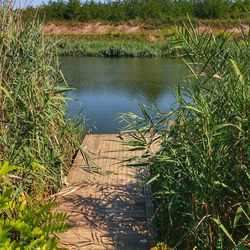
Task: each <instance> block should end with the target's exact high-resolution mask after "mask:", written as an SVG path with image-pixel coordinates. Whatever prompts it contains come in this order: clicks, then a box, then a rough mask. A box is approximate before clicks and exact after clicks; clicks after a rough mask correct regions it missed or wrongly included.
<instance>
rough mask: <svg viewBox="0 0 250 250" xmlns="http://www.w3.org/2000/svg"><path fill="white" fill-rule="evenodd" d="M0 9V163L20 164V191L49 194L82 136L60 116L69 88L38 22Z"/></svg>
mask: <svg viewBox="0 0 250 250" xmlns="http://www.w3.org/2000/svg"><path fill="white" fill-rule="evenodd" d="M6 2H7V1H1V5H0V20H1V22H0V96H1V98H0V161H2V162H4V161H9V162H10V163H11V164H15V165H18V166H20V167H19V168H18V170H17V172H16V175H18V176H19V177H20V178H22V180H23V181H22V182H20V183H19V187H18V188H19V189H20V190H23V189H24V190H26V191H29V193H30V194H31V193H32V192H34V193H35V192H37V190H39V189H43V188H45V189H46V190H47V192H49V193H51V192H54V191H55V190H57V189H58V188H59V187H60V186H61V185H62V184H63V183H64V178H65V175H66V174H67V172H68V170H69V167H70V165H71V161H72V157H73V154H74V153H75V150H76V149H77V147H78V146H79V142H80V139H81V136H82V126H81V123H80V122H77V121H73V120H69V119H68V118H67V115H66V101H67V99H66V97H65V95H64V93H65V92H66V91H68V90H70V89H69V87H68V86H67V84H66V82H65V81H64V78H63V75H62V72H61V71H60V65H59V62H58V58H57V56H56V51H55V47H54V45H53V44H52V43H49V42H46V43H45V41H44V37H43V36H42V32H41V30H42V24H41V23H40V22H39V21H38V20H37V18H34V19H32V20H26V21H23V20H22V16H21V13H20V12H19V11H14V10H12V9H11V7H10V6H7V4H6Z"/></svg>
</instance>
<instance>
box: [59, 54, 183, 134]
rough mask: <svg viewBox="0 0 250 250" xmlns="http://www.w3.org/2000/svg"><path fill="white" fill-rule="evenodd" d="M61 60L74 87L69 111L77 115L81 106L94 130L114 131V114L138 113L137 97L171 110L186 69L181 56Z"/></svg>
mask: <svg viewBox="0 0 250 250" xmlns="http://www.w3.org/2000/svg"><path fill="white" fill-rule="evenodd" d="M61 61H62V69H63V71H64V73H65V75H66V78H67V80H68V82H69V83H70V84H72V85H73V86H74V87H76V88H77V91H73V92H70V93H69V97H72V98H76V99H77V100H78V101H70V102H69V112H70V114H76V113H77V112H79V110H80V109H81V108H82V107H83V108H84V114H85V115H86V117H87V118H88V119H89V122H88V123H89V125H90V126H92V125H95V126H96V128H97V130H96V131H95V132H97V133H114V132H117V131H118V130H119V127H120V125H119V124H118V122H117V121H114V119H116V118H117V113H118V112H134V113H138V112H139V109H138V105H137V100H138V99H142V98H143V99H144V102H146V103H157V105H158V106H159V107H160V108H161V109H163V110H164V111H168V110H170V108H171V105H173V104H174V102H175V97H174V96H175V91H176V88H177V85H178V83H179V84H180V83H183V79H184V76H185V75H186V72H187V71H186V68H185V65H184V64H183V62H182V61H181V60H180V59H166V58H145V59H142V58H99V57H98V58H97V57H62V58H61Z"/></svg>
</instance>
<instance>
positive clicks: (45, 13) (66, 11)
mask: <svg viewBox="0 0 250 250" xmlns="http://www.w3.org/2000/svg"><path fill="white" fill-rule="evenodd" d="M37 10H38V15H39V16H40V17H42V18H45V20H46V21H85V22H86V21H108V22H122V21H129V20H137V21H142V22H147V23H154V24H157V23H158V24H164V23H171V22H175V21H176V20H178V19H179V18H183V17H186V16H187V14H188V15H189V16H190V17H193V18H201V19H226V18H233V19H235V18H246V17H247V16H248V15H249V11H250V0H115V1H105V2H101V1H93V0H91V1H84V2H81V1H80V0H68V1H64V0H57V1H53V0H50V1H49V2H48V3H47V4H43V5H41V6H39V7H37V8H34V7H27V8H26V9H25V10H24V13H25V15H26V16H27V17H32V16H34V12H37Z"/></svg>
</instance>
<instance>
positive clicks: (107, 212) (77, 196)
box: [58, 134, 152, 250]
mask: <svg viewBox="0 0 250 250" xmlns="http://www.w3.org/2000/svg"><path fill="white" fill-rule="evenodd" d="M117 140H119V138H118V135H115V134H102V135H87V136H86V137H85V139H84V142H83V145H82V147H85V150H86V151H87V152H88V154H89V155H90V156H91V158H92V160H93V161H94V162H95V163H96V164H97V165H98V166H99V167H100V169H99V173H95V172H91V171H90V168H89V166H88V164H87V163H86V161H85V160H84V159H83V157H82V155H81V154H80V153H78V155H77V157H76V159H75V161H74V164H73V167H72V169H71V171H70V173H69V176H68V180H67V181H68V183H69V187H67V188H64V189H63V190H62V191H61V192H60V194H59V196H58V201H59V203H60V207H59V210H61V211H66V212H67V213H68V214H69V215H70V221H69V223H70V224H71V226H72V227H71V229H70V230H69V231H68V232H66V233H63V234H60V235H59V237H60V239H61V242H62V245H63V246H64V247H68V248H69V249H89V250H92V249H93V250H94V249H100V250H101V249H119V250H120V249H126V250H133V249H149V248H150V247H149V241H150V237H151V236H152V235H151V234H152V230H151V228H150V223H149V221H150V216H151V208H150V206H151V204H150V195H151V194H150V189H149V188H145V186H144V185H143V178H145V176H146V175H147V174H148V173H147V171H146V170H143V169H142V168H135V167H127V166H124V165H123V164H122V163H121V161H122V160H124V159H127V158H129V157H132V156H136V154H137V153H136V152H135V151H134V152H126V151H119V152H118V151H116V150H123V149H125V148H124V146H122V145H121V144H120V143H119V142H115V141H117ZM112 151H113V152H112Z"/></svg>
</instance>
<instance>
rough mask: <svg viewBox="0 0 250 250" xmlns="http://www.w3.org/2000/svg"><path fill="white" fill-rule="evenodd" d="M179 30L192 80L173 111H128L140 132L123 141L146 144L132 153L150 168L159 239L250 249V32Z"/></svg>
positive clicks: (176, 245) (176, 244)
mask: <svg viewBox="0 0 250 250" xmlns="http://www.w3.org/2000/svg"><path fill="white" fill-rule="evenodd" d="M180 37H181V41H180V45H181V46H182V48H183V50H184V51H185V54H186V56H187V57H188V62H186V65H187V67H188V69H189V70H190V74H191V77H190V78H189V79H187V81H189V82H190V88H189V89H188V90H182V89H180V88H179V90H178V93H177V99H178V107H177V108H176V109H174V110H172V111H171V112H169V113H164V112H161V111H160V110H158V109H157V107H153V108H151V109H150V110H149V109H148V108H147V107H145V106H144V105H141V108H142V114H143V116H142V117H138V116H137V117H136V115H131V114H127V115H126V114H124V115H123V116H122V119H123V120H125V121H127V122H128V127H127V128H126V129H125V132H127V133H129V134H130V135H131V136H132V138H133V139H132V140H128V141H125V142H123V143H124V144H129V145H134V148H133V149H132V150H135V149H136V147H139V148H142V147H143V148H144V149H145V151H144V153H143V154H142V155H141V156H140V157H138V158H136V159H131V161H134V160H139V159H140V161H139V162H143V163H142V164H141V167H143V166H144V167H145V166H146V167H149V168H150V170H151V179H149V180H148V184H152V187H153V200H154V207H155V215H154V220H155V223H156V225H157V230H158V231H157V236H158V238H157V239H156V241H158V242H164V243H166V244H167V245H168V247H169V248H170V249H196V248H197V249H248V248H247V247H249V244H250V238H249V235H250V204H249V201H250V197H249V194H250V185H249V183H250V170H249V150H250V143H249V142H250V141H249V138H250V135H249V131H250V123H249V121H250V111H249V107H250V74H249V73H250V72H249V54H248V51H249V49H250V37H249V35H244V34H242V36H241V40H240V41H239V40H237V39H229V38H228V37H227V36H220V37H215V36H214V35H208V36H203V35H201V34H198V33H197V32H196V31H195V29H194V28H193V27H192V25H191V26H189V27H187V26H186V28H185V29H184V30H183V31H182V33H181V36H180ZM135 117H136V118H135ZM155 141H158V142H159V143H160V146H159V149H158V151H157V152H156V153H152V152H151V150H150V148H151V145H152V144H153V143H154V142H155ZM142 159H143V160H142ZM141 160H142V161H141ZM132 164H133V163H132ZM139 165H140V163H139Z"/></svg>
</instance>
